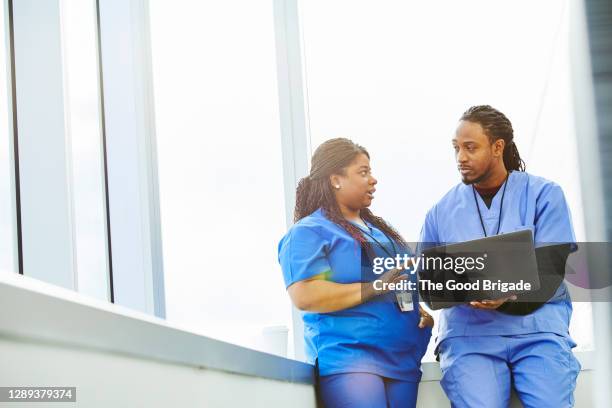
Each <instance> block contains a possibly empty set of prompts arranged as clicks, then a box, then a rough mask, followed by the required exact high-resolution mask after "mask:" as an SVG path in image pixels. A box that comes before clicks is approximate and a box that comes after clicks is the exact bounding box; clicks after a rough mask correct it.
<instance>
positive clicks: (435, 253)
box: [418, 229, 540, 310]
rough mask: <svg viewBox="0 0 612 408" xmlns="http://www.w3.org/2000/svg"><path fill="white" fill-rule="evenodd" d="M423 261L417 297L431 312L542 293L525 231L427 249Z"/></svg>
mask: <svg viewBox="0 0 612 408" xmlns="http://www.w3.org/2000/svg"><path fill="white" fill-rule="evenodd" d="M421 258H422V259H421V263H420V265H418V273H419V293H420V295H421V298H422V300H423V301H425V302H426V303H427V305H428V306H429V307H430V308H431V309H433V310H436V309H442V308H446V307H451V306H456V305H458V304H463V303H469V302H471V301H474V300H477V301H479V300H484V299H489V300H495V299H500V298H503V297H509V296H512V295H518V294H521V293H527V292H535V291H537V290H538V289H539V288H540V277H539V274H538V263H537V259H536V253H535V248H534V243H533V235H532V232H531V230H529V229H525V230H521V231H516V232H511V233H507V234H500V235H494V236H491V237H486V238H481V239H475V240H472V241H465V242H460V243H455V244H449V245H442V246H437V247H433V248H427V249H425V250H423V251H422V257H421Z"/></svg>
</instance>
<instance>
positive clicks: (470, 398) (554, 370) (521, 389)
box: [421, 105, 580, 408]
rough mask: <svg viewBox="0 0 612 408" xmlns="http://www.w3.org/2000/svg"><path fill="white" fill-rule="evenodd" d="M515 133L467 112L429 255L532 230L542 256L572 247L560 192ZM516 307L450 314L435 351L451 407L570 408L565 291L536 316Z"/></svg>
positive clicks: (501, 120) (429, 224)
mask: <svg viewBox="0 0 612 408" xmlns="http://www.w3.org/2000/svg"><path fill="white" fill-rule="evenodd" d="M513 138H514V135H513V129H512V124H511V123H510V121H509V120H508V118H507V117H506V116H505V115H504V114H503V113H501V112H499V111H498V110H496V109H494V108H492V107H490V106H488V105H484V106H474V107H471V108H470V109H468V110H467V111H466V112H465V113H464V114H463V116H462V117H461V120H460V122H459V126H458V128H457V131H456V135H455V137H454V138H453V140H452V144H453V147H454V149H455V158H456V162H457V166H458V169H459V172H460V173H461V178H462V183H459V184H458V185H456V186H455V187H453V188H452V189H451V190H450V191H449V192H448V193H447V194H446V195H445V196H444V197H443V198H442V199H441V200H440V201H439V202H438V203H437V204H436V205H434V207H433V208H431V209H430V211H429V212H428V213H427V217H426V220H425V224H424V226H423V229H422V232H421V242H422V243H424V245H441V244H447V243H454V242H462V241H468V240H473V239H478V238H483V237H486V236H491V235H496V234H502V233H508V232H513V231H517V230H521V229H526V228H528V229H531V230H532V232H533V234H534V241H535V243H536V247H541V246H545V245H549V244H552V243H573V242H574V241H575V237H574V231H573V228H572V221H571V217H570V211H569V208H568V206H567V203H566V201H565V197H564V195H563V191H562V190H561V187H559V186H558V185H557V184H555V183H553V182H551V181H548V180H545V179H543V178H541V177H537V176H534V175H532V174H528V173H526V172H525V171H524V170H525V165H524V162H523V161H522V159H521V158H520V156H519V153H518V149H517V147H516V145H515V143H514V140H513ZM515 300H516V299H515V297H512V298H504V299H499V300H495V301H492V300H484V299H483V300H482V301H479V302H471V304H465V305H459V306H454V307H451V308H448V309H444V310H443V311H442V313H441V317H440V327H439V332H438V338H437V342H438V351H439V356H440V365H441V368H442V372H443V377H442V387H443V388H444V391H445V392H446V395H447V396H448V398H449V399H450V400H451V403H452V406H453V407H470V408H473V407H486V408H495V407H507V406H508V405H509V399H510V389H511V386H514V388H515V389H516V391H517V393H518V395H519V398H520V399H521V401H522V403H523V405H524V406H525V407H537V408H542V407H555V408H561V407H571V406H573V404H574V399H573V391H574V388H575V386H576V377H577V375H578V372H579V371H580V364H579V363H578V361H577V360H576V358H575V357H574V355H573V354H572V351H571V349H572V348H573V347H575V345H576V344H575V343H574V342H573V340H572V339H571V337H570V336H569V331H568V327H569V322H570V317H571V314H572V304H571V300H570V297H569V293H568V291H567V288H566V286H565V284H564V283H562V284H561V285H560V286H559V288H558V289H557V290H556V292H555V293H554V295H553V296H552V297H551V298H550V299H549V300H548V301H546V302H542V303H543V304H542V305H540V306H539V307H538V308H536V309H535V310H530V313H527V314H523V315H517V314H511V313H507V312H504V309H509V308H507V307H508V306H511V305H512V303H511V302H513V301H515Z"/></svg>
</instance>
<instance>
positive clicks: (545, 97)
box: [299, 0, 592, 360]
mask: <svg viewBox="0 0 612 408" xmlns="http://www.w3.org/2000/svg"><path fill="white" fill-rule="evenodd" d="M299 6H300V17H301V28H302V31H303V44H302V47H303V50H304V51H303V53H304V65H305V67H304V68H305V69H304V72H305V73H306V74H305V75H306V79H305V82H306V88H307V90H306V92H305V94H307V103H308V112H309V121H308V127H309V130H310V141H311V146H312V149H313V151H314V149H315V148H316V147H317V146H318V145H319V144H320V143H321V142H323V141H324V140H327V139H329V138H332V137H339V136H345V137H349V138H351V139H353V140H355V141H356V142H358V143H360V144H362V145H364V146H365V147H366V148H367V149H368V150H369V152H370V154H371V155H372V167H373V170H374V174H375V175H376V176H377V177H378V180H379V184H378V185H377V190H378V193H377V199H376V200H375V202H374V204H373V210H374V211H375V212H376V213H377V214H379V215H381V216H383V217H384V218H385V219H387V220H388V221H390V222H391V223H392V224H393V225H394V226H395V227H396V228H397V229H398V230H399V231H400V232H401V233H402V235H403V236H404V237H405V238H406V239H407V240H408V241H416V240H418V237H419V232H420V229H421V225H422V222H423V219H424V217H425V214H426V212H427V210H428V209H429V208H430V207H431V206H432V205H433V204H434V203H435V202H436V201H437V200H438V199H439V198H441V197H442V195H443V194H444V193H445V192H446V191H448V189H449V188H450V187H451V186H452V185H454V184H456V183H457V182H458V180H459V179H458V176H457V174H456V168H455V163H454V158H453V151H452V148H451V143H450V139H451V136H452V134H453V132H454V130H455V126H456V124H457V121H458V118H459V116H460V115H461V113H463V111H464V110H465V109H467V108H468V107H469V106H471V105H477V104H490V105H493V106H495V107H497V108H498V109H500V110H501V111H503V112H505V113H506V114H507V115H508V116H509V118H510V119H511V120H512V123H513V127H514V130H515V137H516V143H517V145H518V147H519V151H520V152H521V155H522V156H523V158H524V159H525V161H526V162H527V166H528V170H529V171H530V172H533V173H534V174H538V175H541V176H544V177H546V178H549V179H552V180H555V181H556V182H558V183H559V184H560V185H561V186H562V187H563V189H564V191H565V194H566V196H567V199H568V202H569V205H570V208H571V210H572V213H573V221H574V228H575V231H576V235H577V239H578V240H579V241H580V240H582V241H584V222H583V213H582V204H581V198H580V184H579V178H578V162H577V155H576V148H575V133H574V124H573V121H572V117H573V111H572V109H573V107H572V103H571V101H572V100H571V93H570V92H571V83H570V78H569V68H570V64H569V56H568V53H569V45H568V3H567V1H556V0H549V1H542V2H538V3H537V4H534V3H533V2H528V1H520V2H511V3H499V2H497V3H495V4H492V3H491V2H487V1H477V2H470V3H465V2H453V1H446V2H443V4H440V3H438V2H436V3H429V2H395V1H383V2H380V1H378V2H354V1H350V0H334V1H326V2H317V1H300V2H299ZM442 10H443V12H442ZM500 15H503V16H504V18H499V16H500ZM516 21H521V24H520V29H518V27H517V26H516ZM339 22H341V24H342V30H338V24H339ZM551 149H553V150H552V151H551ZM559 157H563V158H564V163H565V165H564V166H563V167H562V168H559V166H558V165H557V161H558V158H559ZM423 174H426V175H427V179H428V182H427V183H423V182H422V181H420V180H422V176H423ZM590 306H591V305H590V304H589V303H575V304H574V310H575V312H574V318H573V320H572V325H571V333H572V336H573V337H574V339H575V340H576V341H577V342H578V344H579V347H580V348H592V318H591V311H590ZM434 330H435V329H434ZM426 359H429V360H431V359H433V354H432V348H431V345H430V350H429V351H428V354H427V355H426Z"/></svg>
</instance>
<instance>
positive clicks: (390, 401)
mask: <svg viewBox="0 0 612 408" xmlns="http://www.w3.org/2000/svg"><path fill="white" fill-rule="evenodd" d="M418 388H419V383H418V382H410V381H400V380H394V379H391V378H386V377H381V376H379V375H376V374H371V373H345V374H334V375H326V376H322V377H320V378H319V390H320V393H321V400H322V401H323V405H324V406H325V408H337V407H347V408H349V407H350V408H395V407H402V408H413V407H416V400H417V392H418Z"/></svg>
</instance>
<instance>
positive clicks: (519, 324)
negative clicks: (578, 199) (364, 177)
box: [420, 171, 575, 344]
mask: <svg viewBox="0 0 612 408" xmlns="http://www.w3.org/2000/svg"><path fill="white" fill-rule="evenodd" d="M507 183H508V184H507V186H506V194H505V197H504V204H503V208H502V211H503V214H502V217H501V226H500V230H499V232H500V234H503V233H508V232H513V231H518V230H521V229H531V230H532V232H533V236H534V242H535V244H536V247H539V246H543V245H546V244H553V243H568V242H572V243H573V242H575V237H574V230H573V228H572V220H571V216H570V211H569V208H568V206H567V203H566V201H565V197H564V195H563V191H562V190H561V187H559V186H558V185H557V184H555V183H553V182H551V181H548V180H545V179H543V178H541V177H537V176H534V175H531V174H528V173H525V172H518V171H513V172H511V173H510V175H509V177H508V180H507ZM502 190H503V187H502V188H500V189H499V191H498V192H497V194H496V195H495V197H494V198H493V201H492V203H491V207H490V208H487V206H486V205H485V203H484V201H483V200H482V198H481V197H480V195H479V194H476V200H477V202H478V206H479V207H480V212H481V214H482V220H483V223H484V226H485V229H486V230H487V235H488V236H491V235H495V233H496V230H497V224H498V220H499V210H500V204H501V196H502ZM483 237H484V234H483V231H482V225H481V224H480V219H479V217H478V210H477V208H476V202H475V200H474V193H473V191H472V186H471V185H465V184H463V183H460V184H458V185H456V186H455V187H454V188H452V189H451V190H450V191H449V192H448V193H447V194H446V195H445V196H444V197H443V198H442V199H441V200H440V201H439V202H438V203H437V204H436V205H435V206H434V207H433V208H431V210H429V212H428V213H427V217H426V219H425V224H424V225H423V229H422V231H421V238H420V241H421V243H423V244H424V245H429V244H432V245H444V244H450V243H456V242H462V241H468V240H472V239H477V238H483ZM571 314H572V303H571V299H570V296H569V293H568V291H567V287H566V286H565V283H562V284H561V286H560V287H559V289H558V290H557V292H556V293H555V295H554V296H553V297H552V298H551V299H550V300H549V301H548V302H547V303H545V304H544V305H543V306H542V307H540V308H539V309H537V310H536V311H535V312H533V313H531V314H529V315H526V316H514V315H508V314H504V313H501V312H498V311H496V310H479V309H475V308H473V307H471V306H469V305H459V306H454V307H451V308H448V309H444V310H442V312H441V313H440V325H439V329H438V338H437V342H438V344H439V343H441V342H442V341H443V340H444V339H445V338H448V337H455V336H479V335H519V334H529V333H539V332H551V333H555V334H558V335H560V336H568V337H569V333H568V328H569V322H570V317H571Z"/></svg>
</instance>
